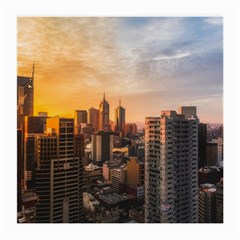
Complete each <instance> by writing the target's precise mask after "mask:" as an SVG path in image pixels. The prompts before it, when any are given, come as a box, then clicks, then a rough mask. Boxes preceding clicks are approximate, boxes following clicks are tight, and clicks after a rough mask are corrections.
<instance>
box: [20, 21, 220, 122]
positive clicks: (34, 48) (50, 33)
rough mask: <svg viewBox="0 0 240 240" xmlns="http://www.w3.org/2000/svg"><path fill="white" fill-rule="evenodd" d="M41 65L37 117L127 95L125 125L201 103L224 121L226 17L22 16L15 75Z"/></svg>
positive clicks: (200, 109)
mask: <svg viewBox="0 0 240 240" xmlns="http://www.w3.org/2000/svg"><path fill="white" fill-rule="evenodd" d="M33 62H34V63H35V79H34V81H35V83H34V88H35V89H34V91H35V103H34V104H35V114H37V112H39V111H47V112H48V115H49V116H55V115H59V116H67V117H73V112H74V110H76V109H79V110H82V109H85V110H87V109H89V108H91V107H95V108H98V107H99V103H100V101H101V100H102V98H103V92H105V94H106V100H107V101H108V102H109V104H110V118H111V119H112V120H114V119H113V116H114V109H115V108H116V107H117V106H118V102H119V98H121V103H122V106H123V107H124V108H125V109H126V122H136V123H138V124H139V125H142V123H143V122H144V121H145V117H147V116H159V115H160V112H161V110H167V109H169V110H170V109H171V110H177V109H178V107H179V106H189V105H192V106H197V114H198V117H199V118H200V121H201V122H205V123H223V18H221V17H108V18H107V17H101V18H97V17H18V19H17V73H18V75H24V76H31V72H32V64H33Z"/></svg>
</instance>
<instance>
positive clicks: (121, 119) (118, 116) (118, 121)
mask: <svg viewBox="0 0 240 240" xmlns="http://www.w3.org/2000/svg"><path fill="white" fill-rule="evenodd" d="M124 128H125V109H124V108H123V107H122V106H121V99H120V100H119V106H118V107H117V108H116V109H115V130H116V131H119V132H122V135H124Z"/></svg>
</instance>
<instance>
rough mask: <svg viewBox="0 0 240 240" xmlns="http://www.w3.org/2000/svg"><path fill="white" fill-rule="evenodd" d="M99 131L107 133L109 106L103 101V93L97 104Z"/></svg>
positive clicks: (108, 128) (108, 127)
mask: <svg viewBox="0 0 240 240" xmlns="http://www.w3.org/2000/svg"><path fill="white" fill-rule="evenodd" d="M99 130H102V131H109V130H110V126H109V104H108V102H107V101H106V99H105V93H104V94H103V100H102V101H101V103H100V104H99Z"/></svg>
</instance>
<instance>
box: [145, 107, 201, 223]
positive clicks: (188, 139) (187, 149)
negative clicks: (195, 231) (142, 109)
mask: <svg viewBox="0 0 240 240" xmlns="http://www.w3.org/2000/svg"><path fill="white" fill-rule="evenodd" d="M197 174H198V118H197V117H196V116H191V117H190V118H189V116H186V115H184V114H177V113H176V112H175V111H162V112H161V116H160V117H147V118H146V120H145V222H147V223H196V222H197V221H198V206H197V204H198V202H197V197H198V175H197Z"/></svg>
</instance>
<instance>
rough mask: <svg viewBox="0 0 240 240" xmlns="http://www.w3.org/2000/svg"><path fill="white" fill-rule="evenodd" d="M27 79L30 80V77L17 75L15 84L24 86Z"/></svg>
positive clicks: (27, 81)
mask: <svg viewBox="0 0 240 240" xmlns="http://www.w3.org/2000/svg"><path fill="white" fill-rule="evenodd" d="M29 81H32V78H31V77H24V76H17V85H18V87H20V86H21V87H24V86H25V85H27V84H28V83H29Z"/></svg>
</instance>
